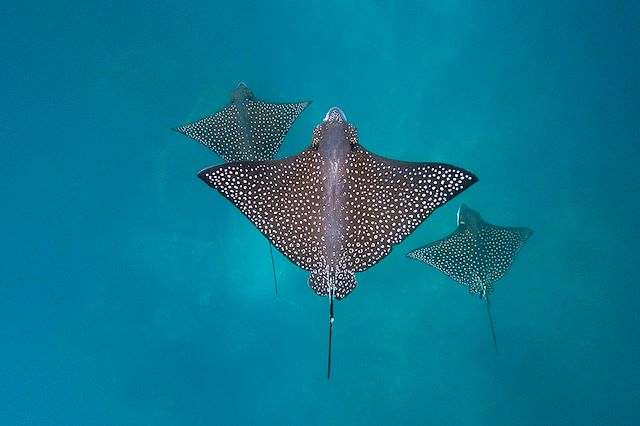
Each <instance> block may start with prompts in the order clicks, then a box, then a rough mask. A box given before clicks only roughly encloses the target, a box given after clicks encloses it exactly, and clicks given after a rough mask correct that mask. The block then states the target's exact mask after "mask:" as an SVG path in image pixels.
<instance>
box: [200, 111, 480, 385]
mask: <svg viewBox="0 0 640 426" xmlns="http://www.w3.org/2000/svg"><path fill="white" fill-rule="evenodd" d="M198 176H199V177H200V178H201V179H202V180H204V181H205V183H207V184H208V185H209V186H211V187H212V188H215V189H217V190H218V191H219V192H220V193H221V194H222V195H224V196H225V197H226V198H227V199H228V200H229V201H231V202H232V203H233V204H234V205H235V206H236V207H237V208H238V209H240V211H241V212H242V213H244V215H245V216H247V218H249V220H250V221H251V222H252V223H253V224H254V225H255V226H256V227H257V228H258V229H259V230H260V232H262V234H264V235H265V236H266V237H267V238H268V239H269V241H271V243H272V244H273V245H274V246H275V247H276V248H277V249H278V250H280V251H281V252H282V253H283V254H284V255H285V256H286V257H287V258H288V259H289V260H291V261H292V262H293V263H295V264H296V265H298V266H299V267H301V268H303V269H306V270H308V271H311V275H310V277H309V286H310V287H311V289H313V291H314V292H315V293H316V294H318V295H320V296H328V298H329V356H328V365H327V377H330V374H331V333H332V326H333V321H334V317H333V300H334V298H335V299H342V298H344V297H346V296H347V295H348V294H349V293H351V291H353V289H354V288H355V287H356V279H355V276H354V272H360V271H364V270H365V269H368V268H370V267H371V266H373V265H375V264H376V263H378V262H379V261H380V259H382V258H383V257H385V256H386V255H387V254H389V252H390V251H391V247H392V246H393V245H395V244H399V243H400V242H401V241H402V240H404V239H405V238H406V237H407V236H408V235H409V234H410V233H411V232H413V230H415V229H416V228H417V227H418V225H420V224H421V223H422V222H423V221H424V220H425V219H426V218H427V217H428V216H429V215H430V214H431V213H432V212H433V211H434V210H435V209H436V208H438V207H440V206H442V205H443V204H444V203H446V202H447V201H449V200H450V199H452V198H453V197H455V196H456V195H457V194H459V193H460V192H462V191H463V190H465V189H466V188H468V187H469V186H471V185H472V184H473V183H475V182H476V181H477V178H476V177H475V176H474V175H473V174H472V173H470V172H468V171H466V170H463V169H460V168H458V167H454V166H450V165H448V164H439V163H409V162H404V161H396V160H390V159H387V158H383V157H380V156H377V155H375V154H373V153H372V152H370V151H367V150H366V149H364V148H363V147H362V146H360V145H359V143H358V136H357V131H356V128H355V127H353V126H352V125H351V124H349V123H348V122H347V119H346V117H345V115H344V114H343V112H342V111H341V110H340V109H339V108H331V109H330V110H329V112H328V113H327V115H326V116H325V118H324V120H323V122H322V123H320V124H319V125H318V126H316V128H315V129H314V131H313V136H312V139H311V146H309V147H308V148H307V149H305V150H304V151H302V152H300V153H299V154H297V155H294V156H292V157H288V158H284V159H282V160H273V161H259V162H246V161H245V162H236V163H230V164H224V165H222V166H215V167H210V168H207V169H204V170H202V171H201V172H200V173H199V174H198Z"/></svg>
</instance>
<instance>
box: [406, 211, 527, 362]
mask: <svg viewBox="0 0 640 426" xmlns="http://www.w3.org/2000/svg"><path fill="white" fill-rule="evenodd" d="M457 224H458V226H457V228H456V229H455V230H454V231H453V232H452V233H451V234H449V235H448V236H447V237H445V238H442V239H440V240H437V241H434V242H433V243H430V244H427V245H425V246H422V247H419V248H417V249H414V250H412V251H410V252H409V253H407V257H408V258H410V259H415V260H418V261H420V262H423V263H426V264H428V265H430V266H432V267H434V268H436V269H438V270H439V271H441V272H442V273H444V274H445V275H447V276H448V277H449V278H451V279H452V280H454V281H456V282H457V283H459V284H462V285H464V286H467V287H468V288H469V293H471V294H477V295H478V296H479V297H480V299H481V300H485V301H486V304H487V314H488V316H489V325H490V327H491V335H492V337H493V344H494V347H495V350H496V355H498V354H499V352H498V344H497V341H496V336H495V330H494V327H493V319H492V317H491V302H490V300H489V295H490V294H491V293H493V290H494V288H493V284H494V283H495V282H496V281H498V280H500V279H501V278H502V277H503V276H504V275H505V274H506V273H507V271H508V270H509V268H510V267H511V264H512V263H513V261H514V259H515V257H516V255H517V254H518V253H519V251H520V249H521V248H522V246H523V245H524V243H525V242H526V241H527V240H528V239H529V237H530V236H531V234H532V231H531V229H529V228H525V227H506V226H497V225H492V224H490V223H488V222H486V221H485V220H483V219H482V217H481V216H480V214H479V213H478V212H477V211H475V210H473V209H471V208H470V207H469V206H467V205H466V204H465V203H462V204H461V205H460V207H459V209H458V213H457Z"/></svg>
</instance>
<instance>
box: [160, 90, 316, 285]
mask: <svg viewBox="0 0 640 426" xmlns="http://www.w3.org/2000/svg"><path fill="white" fill-rule="evenodd" d="M230 96H231V100H230V102H229V103H228V104H227V106H225V107H224V108H222V109H220V110H219V111H217V112H215V113H214V114H212V115H209V116H206V117H204V118H202V119H200V120H197V121H194V122H192V123H188V124H185V125H182V126H179V127H176V128H175V129H173V130H175V131H176V132H179V133H182V134H184V135H185V136H188V137H190V138H192V139H194V140H196V141H198V142H200V143H201V144H203V145H204V146H206V147H207V148H209V149H210V150H211V151H213V152H215V153H216V154H217V155H218V156H219V157H221V158H222V159H223V160H224V161H225V162H233V161H260V160H272V159H273V158H275V156H276V154H277V152H278V150H279V149H280V146H281V145H282V142H283V140H284V137H285V136H286V134H287V132H288V131H289V129H290V128H291V126H292V125H293V123H294V122H295V120H296V119H297V118H298V116H299V115H300V114H301V113H302V111H304V110H305V109H306V108H307V107H308V106H309V105H310V104H311V102H312V101H303V102H294V103H274V102H265V101H262V100H259V99H257V98H256V97H255V96H254V95H253V92H252V91H251V89H249V87H247V86H246V85H245V84H244V83H243V82H240V83H239V84H238V87H237V88H236V89H235V90H233V91H232V92H231V95H230ZM269 254H270V256H271V267H272V270H273V285H274V288H275V292H276V294H278V280H277V276H276V269H275V262H274V259H273V248H272V246H271V244H270V245H269Z"/></svg>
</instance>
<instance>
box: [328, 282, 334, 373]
mask: <svg viewBox="0 0 640 426" xmlns="http://www.w3.org/2000/svg"><path fill="white" fill-rule="evenodd" d="M329 300H330V301H329V360H328V362H327V380H329V379H330V378H331V331H332V330H333V290H331V293H330V295H329Z"/></svg>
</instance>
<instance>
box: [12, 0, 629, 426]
mask: <svg viewBox="0 0 640 426" xmlns="http://www.w3.org/2000/svg"><path fill="white" fill-rule="evenodd" d="M639 4H640V3H638V2H635V1H628V2H625V1H611V2H600V1H591V2H589V1H586V2H585V1H566V2H557V1H540V2H512V1H497V2H471V1H455V0H450V1H432V2H423V1H416V2H389V1H361V0H354V1H349V2H338V1H331V0H324V1H321V2H312V1H310V2H297V1H279V0H274V1H269V2H237V1H235V2H233V1H229V2H216V1H213V2H212V1H202V2H198V1H196V2H176V1H169V0H159V1H156V2H152V3H149V2H130V1H121V0H114V1H110V2H106V3H105V2H95V3H93V4H91V3H90V2H86V1H58V2H9V3H7V4H5V5H4V6H3V11H2V14H0V37H1V39H0V40H1V43H0V55H1V57H2V66H0V93H1V94H0V124H1V127H2V141H1V143H0V161H1V162H2V176H3V179H2V182H1V183H0V196H1V199H2V202H1V203H0V239H1V240H0V241H1V242H2V244H1V245H0V344H1V346H0V423H1V424H3V425H115V424H117V425H243V424H251V425H253V424H265V425H267V424H274V425H283V424H290V425H323V426H324V425H356V424H361V425H391V424H398V425H399V424H407V425H409V424H416V425H424V424H438V425H460V424H478V425H517V424H531V425H539V424H540V425H541V424H563V425H566V424H638V423H640V390H639V387H638V384H639V383H640V331H639V328H638V326H637V324H638V318H639V317H640V314H639V313H638V311H639V309H638V303H639V302H638V301H639V300H640V286H638V260H639V259H638V252H639V250H638V240H639V238H638V237H639V236H640V235H639V234H640V232H639V231H638V225H637V220H636V219H637V218H638V214H639V207H638V206H639V205H640V197H639V193H640V190H639V187H638V182H637V180H636V169H637V164H638V162H639V160H640V156H639V155H638V144H639V142H640V55H638V45H640V6H639ZM240 80H242V81H244V82H246V83H247V85H248V86H249V87H251V88H252V89H253V91H254V93H255V94H256V96H257V97H259V98H261V99H266V100H270V101H277V102H287V101H300V100H307V99H313V100H314V103H313V104H312V105H311V107H309V108H308V109H307V110H306V111H305V112H304V113H303V114H302V115H301V117H300V118H299V120H298V121H297V122H296V123H295V124H294V126H293V128H292V129H291V131H290V133H289V134H288V136H287V138H286V140H285V142H284V144H283V146H282V149H281V151H280V154H279V156H280V157H282V156H287V155H291V154H294V153H296V152H299V151H301V150H302V149H304V148H305V147H306V146H308V144H309V143H310V139H311V132H312V129H313V127H314V125H316V124H317V123H319V122H320V121H321V120H322V118H323V117H324V114H325V113H326V111H327V110H328V109H329V108H330V107H332V106H334V105H335V106H339V107H340V108H342V109H343V111H344V112H345V113H346V115H347V117H348V119H349V121H350V122H351V123H353V124H354V125H355V126H357V127H358V131H359V135H360V142H361V144H362V145H363V146H364V147H366V148H367V149H369V150H371V151H373V152H375V153H377V154H379V155H383V156H386V157H390V158H397V159H403V160H410V161H437V162H448V163H452V164H455V165H458V166H461V167H465V168H468V169H470V170H472V171H473V172H474V173H476V174H477V175H478V176H479V178H480V181H479V183H478V184H476V185H475V186H473V187H472V188H471V189H469V190H468V191H466V192H465V193H464V194H462V195H461V196H460V197H459V198H457V199H456V200H454V201H452V202H451V203H449V204H447V205H446V206H445V207H443V208H441V209H439V210H438V211H436V212H435V213H434V214H433V215H432V216H431V218H429V219H428V220H427V221H426V222H425V223H424V224H423V225H422V226H420V227H419V228H418V230H417V231H416V232H415V233H414V234H412V235H411V236H410V237H409V238H407V240H405V242H403V243H402V244H401V245H400V246H398V247H396V248H395V249H394V250H393V251H392V253H391V254H390V255H389V256H388V257H387V258H385V259H384V260H383V261H381V262H380V263H379V264H378V265H376V266H375V267H373V268H371V269H370V270H368V271H366V272H364V273H361V274H359V275H358V282H359V285H358V288H357V289H356V290H355V291H354V292H353V293H352V294H351V295H350V296H349V297H348V298H346V299H344V300H342V301H339V302H337V304H336V307H335V311H336V312H335V315H336V322H335V324H334V336H333V337H334V341H333V369H332V377H331V380H330V381H328V380H327V378H326V356H327V347H326V346H327V317H328V306H327V305H328V304H327V300H326V299H324V298H320V297H318V296H316V295H315V294H314V293H313V292H312V291H311V290H310V289H309V288H308V286H307V284H306V279H307V276H308V273H307V272H306V271H303V270H301V269H298V268H297V267H296V266H295V265H293V264H291V263H290V262H289V261H288V260H287V259H286V258H284V257H283V256H282V255H281V254H279V253H277V254H276V258H275V263H276V270H277V275H278V279H279V294H278V295H277V296H276V295H275V294H274V290H273V283H272V280H271V264H270V260H269V252H268V245H267V242H266V240H265V239H264V238H263V237H262V235H261V234H260V233H259V232H258V231H257V230H256V229H255V228H254V227H253V226H252V225H251V223H250V222H249V221H248V220H247V219H246V218H245V217H244V216H242V214H241V213H240V212H239V211H237V209H235V208H234V207H233V206H232V205H231V204H230V203H229V202H228V201H226V200H225V199H224V198H223V197H221V196H220V195H219V194H218V193H217V192H215V191H213V190H211V189H210V188H208V187H207V186H206V185H204V184H203V183H202V182H201V181H199V180H198V179H197V178H196V173H197V172H198V171H199V170H200V169H202V168H204V167H207V166H210V165H213V164H219V163H220V162H221V160H220V159H219V158H218V157H217V156H215V155H214V154H213V153H212V152H210V151H208V150H207V149H206V148H204V147H203V146H201V145H200V144H198V143H197V142H194V141H192V140H189V139H188V138H185V137H184V136H182V135H180V134H178V133H176V132H172V131H170V129H171V128H173V127H175V126H176V125H179V124H183V123H186V122H189V121H192V120H195V119H198V118H200V117H202V116H204V115H207V114H209V113H211V112H213V111H215V110H217V109H218V108H221V107H222V106H224V105H225V104H226V103H227V101H228V99H229V93H230V91H231V90H232V89H233V88H235V87H236V85H237V84H238V82H239V81H240ZM461 201H465V202H466V203H468V204H469V205H470V206H471V207H472V208H474V209H477V210H478V211H480V212H481V213H482V214H483V216H484V218H485V219H486V220H488V221H489V222H492V223H496V224H500V225H519V226H527V227H530V228H531V229H533V231H534V234H533V237H532V238H531V239H530V240H529V242H528V243H527V244H526V245H525V247H524V248H523V250H522V251H521V253H520V254H519V256H518V259H517V260H516V262H515V263H514V265H513V268H512V269H511V271H510V272H509V273H508V274H507V275H506V277H505V278H504V279H503V280H502V281H500V282H498V283H497V286H496V291H495V293H494V295H493V298H492V307H493V321H494V324H495V328H496V335H497V339H498V344H499V345H500V350H501V353H500V357H496V355H495V353H494V350H493V343H492V341H491V335H490V330H489V327H488V321H487V315H486V309H485V306H484V304H483V303H482V302H481V301H479V300H477V298H474V297H471V296H469V295H468V292H467V290H466V289H465V288H464V287H462V286H460V285H458V284H456V283H454V282H453V281H451V280H450V279H448V278H447V277H446V276H444V275H443V274H441V273H440V272H438V271H437V270H435V269H432V268H430V267H428V266H426V265H424V264H421V263H418V262H415V261H410V260H408V259H406V258H405V257H404V256H405V254H406V253H407V252H408V251H409V250H412V249H414V248H416V247H418V246H421V245H423V244H426V243H428V242H430V241H433V240H435V239H438V238H441V237H443V236H445V235H447V234H448V233H449V232H451V231H452V230H453V229H454V227H455V214H456V210H457V207H458V205H459V203H460V202H461Z"/></svg>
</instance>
